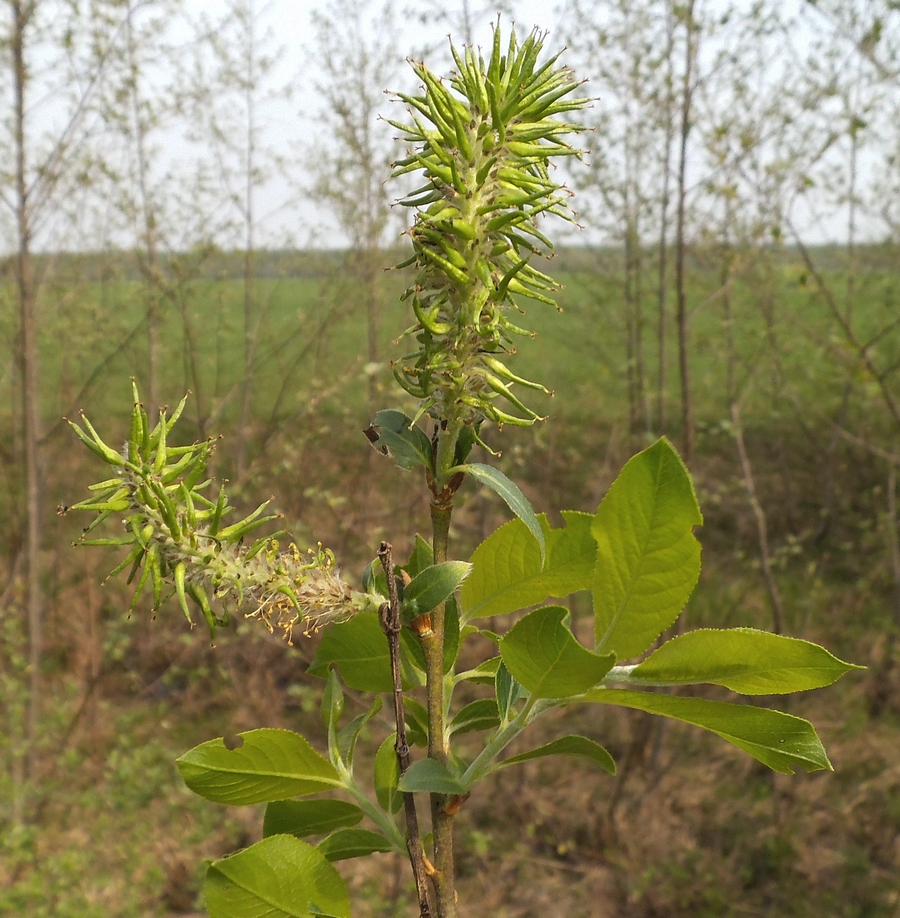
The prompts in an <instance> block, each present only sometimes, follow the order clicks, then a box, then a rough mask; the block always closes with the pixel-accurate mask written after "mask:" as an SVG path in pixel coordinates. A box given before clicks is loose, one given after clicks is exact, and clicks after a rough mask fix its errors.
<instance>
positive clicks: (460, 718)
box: [448, 698, 500, 736]
mask: <svg viewBox="0 0 900 918" xmlns="http://www.w3.org/2000/svg"><path fill="white" fill-rule="evenodd" d="M499 723H500V714H499V711H498V710H497V702H496V701H494V699H493V698H479V699H478V701H472V702H470V703H469V704H467V705H466V706H465V707H464V708H463V709H462V710H461V711H459V713H458V714H457V715H456V716H455V717H454V718H453V720H451V721H450V726H449V728H448V729H449V732H450V736H458V735H461V734H463V733H470V732H471V731H472V730H492V729H493V728H494V727H496V726H498V725H499Z"/></svg>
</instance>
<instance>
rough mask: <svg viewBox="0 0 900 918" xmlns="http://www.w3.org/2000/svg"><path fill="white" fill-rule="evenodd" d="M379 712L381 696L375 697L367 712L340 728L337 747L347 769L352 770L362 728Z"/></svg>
mask: <svg viewBox="0 0 900 918" xmlns="http://www.w3.org/2000/svg"><path fill="white" fill-rule="evenodd" d="M380 710H381V695H376V696H375V700H374V701H373V702H372V704H371V706H370V707H369V709H368V710H367V711H363V713H362V714H358V715H357V716H356V717H354V718H353V720H351V721H350V723H349V724H347V725H346V726H345V727H341V729H340V732H339V733H338V735H337V745H338V750H339V751H340V755H341V758H342V759H343V760H344V762H346V763H347V767H348V768H353V753H354V752H355V751H356V741H357V740H358V739H359V734H360V733H361V732H362V729H363V727H365V725H366V724H367V723H368V722H369V721H370V720H371V719H372V718H373V717H374V716H375V715H376V714H377V713H378V712H379V711H380Z"/></svg>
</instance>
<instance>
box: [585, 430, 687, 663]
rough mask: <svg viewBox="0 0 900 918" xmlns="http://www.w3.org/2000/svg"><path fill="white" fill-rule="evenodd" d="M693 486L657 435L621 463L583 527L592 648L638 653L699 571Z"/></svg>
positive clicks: (671, 615)
mask: <svg viewBox="0 0 900 918" xmlns="http://www.w3.org/2000/svg"><path fill="white" fill-rule="evenodd" d="M702 522H703V517H702V516H701V514H700V508H699V507H698V506H697V498H696V496H695V495H694V486H693V484H692V482H691V478H690V475H689V474H688V471H687V469H686V468H685V467H684V463H683V462H682V461H681V459H680V457H679V456H678V453H676V452H675V450H674V449H673V448H672V445H671V444H670V443H669V441H668V440H666V439H665V438H663V439H661V440H658V441H657V442H656V443H654V444H653V446H651V447H649V448H648V449H645V450H644V451H643V452H641V453H638V454H637V455H636V456H634V457H633V458H632V459H630V460H629V461H628V463H627V464H626V465H625V468H624V469H622V472H621V474H620V475H619V477H618V478H617V479H616V480H615V482H613V485H612V487H611V488H610V489H609V491H608V493H607V494H606V497H604V498H603V502H602V503H601V504H600V508H599V509H598V510H597V514H596V516H595V517H594V523H593V526H592V527H591V531H592V532H593V535H594V538H595V539H596V541H597V566H596V571H595V576H594V584H593V589H594V616H595V624H596V633H597V649H598V650H611V651H613V652H614V653H615V654H616V656H617V657H618V658H619V659H620V660H627V659H629V658H631V657H635V656H637V655H638V654H640V653H643V652H644V651H645V650H646V649H647V648H648V647H649V646H650V645H651V644H652V643H653V641H654V640H655V639H656V638H657V637H658V636H659V635H660V634H661V633H662V631H663V630H664V629H666V628H668V626H669V625H671V624H672V622H674V621H675V619H676V618H678V616H679V615H680V613H681V611H682V609H683V608H684V605H685V603H686V602H687V600H688V597H689V596H690V595H691V592H692V591H693V589H694V585H695V584H696V583H697V578H698V577H699V575H700V543H699V542H698V541H697V539H696V538H695V537H694V533H693V529H694V526H699V525H700V524H701V523H702Z"/></svg>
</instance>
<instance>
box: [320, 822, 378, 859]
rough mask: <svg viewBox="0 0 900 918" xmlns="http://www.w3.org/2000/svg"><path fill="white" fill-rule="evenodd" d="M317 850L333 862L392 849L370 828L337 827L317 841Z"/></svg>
mask: <svg viewBox="0 0 900 918" xmlns="http://www.w3.org/2000/svg"><path fill="white" fill-rule="evenodd" d="M318 850H319V852H320V853H321V854H322V855H324V857H325V858H326V859H327V860H328V861H330V862H331V863H334V862H335V861H344V860H347V858H351V857H365V856H366V855H368V854H375V853H377V852H384V851H392V850H393V848H392V847H391V843H390V842H389V841H388V840H387V839H386V838H385V837H384V836H383V835H382V834H381V833H380V832H373V831H372V830H371V829H339V830H338V831H337V832H335V833H334V834H333V835H329V836H328V838H326V839H325V840H324V841H321V842H319V845H318Z"/></svg>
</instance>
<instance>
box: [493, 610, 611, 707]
mask: <svg viewBox="0 0 900 918" xmlns="http://www.w3.org/2000/svg"><path fill="white" fill-rule="evenodd" d="M568 615H569V610H568V609H564V608H563V607H562V606H545V607H544V608H542V609H537V610H535V611H534V612H531V613H529V614H528V615H526V616H525V618H523V619H522V620H521V621H519V622H517V623H516V624H515V625H513V627H512V628H511V629H510V630H509V632H508V633H507V634H506V635H505V636H504V637H503V639H502V640H501V641H500V654H501V656H502V657H503V662H504V663H505V664H506V668H507V669H508V670H509V671H510V673H511V674H512V675H513V677H514V678H515V679H516V680H517V681H518V682H520V683H521V684H522V685H524V686H525V688H526V689H528V691H529V692H531V695H532V697H534V698H569V697H570V696H572V695H580V694H581V693H582V692H586V691H587V690H588V689H590V688H593V687H594V686H595V685H596V684H597V683H598V682H600V680H601V679H602V678H603V677H604V676H605V675H606V674H607V673H608V672H609V670H610V669H611V668H612V665H613V662H614V661H615V654H611V653H610V654H605V655H600V654H596V653H592V652H591V651H590V650H587V649H586V648H585V647H582V645H581V644H579V643H578V641H577V640H576V639H575V636H574V635H573V634H572V632H571V631H570V630H569V629H568V628H567V627H566V625H565V624H564V622H565V620H566V618H567V617H568Z"/></svg>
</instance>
